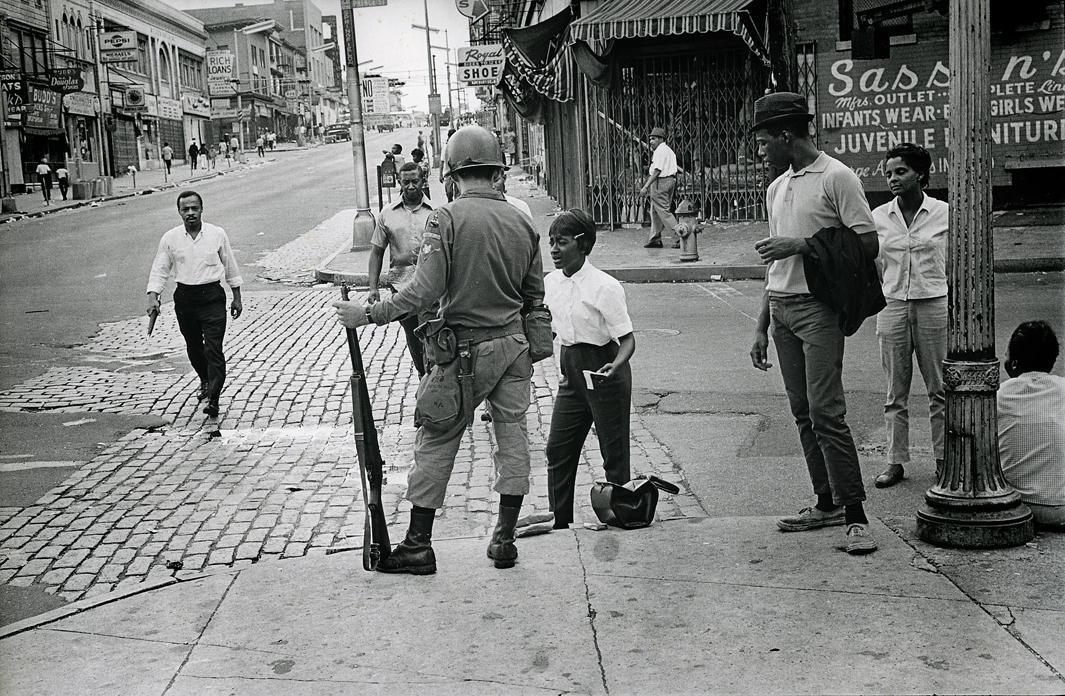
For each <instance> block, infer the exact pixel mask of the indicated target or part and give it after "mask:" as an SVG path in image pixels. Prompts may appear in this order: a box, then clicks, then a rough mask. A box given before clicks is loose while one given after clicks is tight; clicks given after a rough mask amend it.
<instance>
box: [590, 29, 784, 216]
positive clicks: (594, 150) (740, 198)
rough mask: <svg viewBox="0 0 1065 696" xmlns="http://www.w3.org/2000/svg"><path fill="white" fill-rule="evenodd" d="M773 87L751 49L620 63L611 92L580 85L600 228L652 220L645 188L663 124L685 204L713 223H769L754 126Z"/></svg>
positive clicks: (638, 58)
mask: <svg viewBox="0 0 1065 696" xmlns="http://www.w3.org/2000/svg"><path fill="white" fill-rule="evenodd" d="M766 80H767V73H766V71H765V69H764V68H763V67H762V65H761V64H760V63H759V62H758V61H757V60H756V59H754V57H753V55H752V54H751V53H750V52H749V51H748V50H746V48H745V47H743V48H739V47H738V48H735V49H732V48H715V49H713V50H706V51H702V52H695V53H685V54H682V55H670V56H634V57H625V58H619V59H618V66H617V75H616V79H615V81H614V83H613V84H612V85H611V87H610V88H609V89H598V88H596V87H595V86H593V85H592V84H591V83H589V82H588V81H587V80H581V82H582V83H583V88H582V92H581V95H580V96H581V99H582V101H583V106H584V109H583V110H582V111H583V116H584V123H583V124H582V126H583V128H582V130H584V133H585V144H586V147H587V152H586V162H587V171H586V178H585V182H586V186H587V192H586V195H587V202H588V204H589V207H590V209H591V211H592V215H593V217H594V218H595V220H596V222H598V223H602V224H608V225H610V226H611V227H615V226H618V225H621V224H625V223H637V224H645V223H646V222H647V220H649V214H650V211H649V209H648V206H647V205H646V202H645V201H646V199H642V198H641V197H640V196H639V191H640V187H641V186H642V185H643V182H644V181H645V180H646V177H647V168H648V166H649V165H650V161H651V150H650V147H649V145H648V144H647V134H648V133H649V132H650V130H651V128H653V127H655V126H664V127H665V128H666V129H667V130H668V132H669V144H670V146H671V147H672V148H673V150H674V152H676V154H677V162H678V164H679V166H680V168H681V170H682V172H681V173H680V174H679V175H678V178H677V194H676V197H675V200H676V202H677V203H679V202H680V201H681V200H684V199H687V200H689V201H690V202H691V203H692V205H693V206H694V207H695V208H696V209H697V210H699V211H700V212H701V214H702V215H703V216H704V217H707V218H716V219H723V220H764V219H765V217H766V214H765V187H766V185H767V183H768V182H767V181H766V178H765V177H766V171H765V169H764V168H763V166H762V164H761V163H760V162H759V161H758V157H757V150H756V147H755V144H754V139H753V138H752V137H751V136H750V134H749V133H748V130H747V129H748V128H749V127H750V117H751V116H752V114H753V110H754V100H755V99H756V98H757V97H758V96H760V95H761V94H762V91H763V85H765V84H766Z"/></svg>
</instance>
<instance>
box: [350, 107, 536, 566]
mask: <svg viewBox="0 0 1065 696" xmlns="http://www.w3.org/2000/svg"><path fill="white" fill-rule="evenodd" d="M447 168H448V171H447V174H449V175H450V176H451V177H452V178H453V179H454V181H455V183H456V185H457V186H458V188H459V191H460V193H461V197H460V198H459V199H457V200H456V201H455V202H454V203H453V204H451V205H448V206H446V207H443V208H440V209H438V210H436V211H434V212H433V213H432V214H431V215H430V217H429V220H428V222H427V224H426V228H425V233H424V235H423V237H422V246H421V253H420V256H419V258H418V265H417V270H416V271H415V274H414V278H413V279H412V280H411V282H410V283H409V284H408V285H406V286H404V287H403V288H402V289H400V290H399V292H397V293H396V294H394V295H392V296H391V297H387V298H385V299H383V300H381V301H380V302H378V303H376V304H373V305H370V306H364V305H363V304H362V303H360V302H357V301H351V302H335V303H334V304H333V306H334V307H336V310H337V316H338V320H339V321H340V323H342V324H343V325H344V326H345V327H347V328H355V327H359V326H362V325H364V324H367V323H369V322H374V323H376V324H385V323H387V322H389V321H394V320H396V319H398V318H399V317H403V316H409V315H410V314H413V313H417V312H420V311H424V310H426V309H428V308H429V307H430V306H432V305H433V303H435V302H439V303H440V309H439V312H438V315H437V316H438V317H439V318H440V319H441V320H442V322H441V323H442V324H444V325H446V328H444V329H442V330H440V331H439V332H437V331H436V327H434V328H433V329H429V330H427V334H429V333H431V334H432V335H430V336H429V337H428V338H427V344H428V347H431V348H433V350H431V351H430V350H427V353H428V355H427V357H428V358H429V359H430V360H431V361H433V363H434V365H433V368H432V371H431V372H430V373H429V374H428V375H426V377H425V378H424V379H423V380H422V384H421V386H420V387H419V389H418V400H417V406H416V408H415V414H414V416H415V422H416V423H417V424H418V425H419V428H418V433H417V435H416V436H415V441H414V468H413V469H412V470H411V473H410V476H409V477H408V487H407V496H406V497H407V499H408V500H410V501H411V503H412V504H413V508H412V509H411V519H410V527H409V528H408V530H407V535H406V538H405V539H404V540H403V541H402V542H401V543H400V544H399V545H398V546H396V548H395V549H394V550H393V551H392V554H391V555H390V556H389V557H388V558H387V559H385V560H383V561H382V562H381V564H380V565H379V566H378V570H380V571H382V572H385V573H412V574H415V575H426V574H430V573H435V572H436V556H435V554H434V552H433V549H432V546H431V545H430V539H431V536H432V527H433V519H434V516H435V512H436V510H437V509H439V508H440V507H442V506H443V504H444V495H445V492H446V489H447V483H448V479H449V478H450V476H451V471H452V469H453V467H454V465H455V455H456V453H457V452H458V448H459V443H460V441H461V439H462V432H463V430H465V428H466V427H467V426H468V425H469V419H470V416H471V414H472V413H473V410H474V408H476V406H477V405H478V404H480V403H481V402H482V401H484V400H485V398H488V399H489V400H490V401H491V403H492V415H493V416H494V421H493V423H492V425H493V428H494V430H495V439H496V449H495V452H494V453H493V459H494V462H495V469H496V480H495V485H494V489H495V491H496V492H497V493H499V517H498V520H497V523H496V528H495V531H494V532H493V534H492V540H491V542H490V543H489V545H488V557H489V558H491V559H492V560H493V561H494V562H495V565H496V567H497V568H509V567H511V566H513V565H514V563H515V561H516V559H517V556H518V552H517V549H516V548H515V546H514V526H515V524H516V523H517V520H518V514H519V512H520V510H521V504H522V500H523V497H524V495H525V494H526V493H528V492H529V435H528V432H527V430H526V425H525V412H526V411H527V410H528V407H529V382H530V378H531V377H532V361H531V358H530V355H529V344H528V340H527V339H526V337H525V334H524V329H523V326H522V314H523V312H525V311H527V310H528V309H530V308H532V307H534V306H536V305H539V304H542V303H543V297H544V278H543V263H542V262H541V260H540V245H539V239H538V235H537V234H536V231H535V230H534V229H533V226H532V223H531V221H530V220H529V219H528V218H527V217H525V215H523V214H522V213H520V212H518V210H517V209H516V208H514V207H513V206H511V205H510V204H509V203H507V201H506V198H504V197H503V195H502V194H501V193H499V192H498V191H496V190H495V189H494V188H493V186H492V182H493V177H494V176H495V175H496V174H497V173H498V171H499V170H500V169H502V168H503V158H502V153H501V152H500V150H499V144H498V143H497V142H496V139H495V137H494V136H493V135H492V134H491V133H490V132H488V131H486V130H485V129H484V128H481V127H480V126H467V127H465V128H462V129H461V130H459V131H457V132H456V133H455V135H454V137H453V138H452V140H451V142H450V143H449V144H448V149H447ZM449 332H450V333H449ZM451 334H453V336H452V335H451ZM456 345H457V350H447V349H445V346H451V347H452V348H453V347H454V346H456ZM471 365H472V366H475V369H473V370H471V369H470V366H471ZM471 371H472V374H469V373H470V372H471Z"/></svg>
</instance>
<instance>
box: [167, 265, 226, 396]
mask: <svg viewBox="0 0 1065 696" xmlns="http://www.w3.org/2000/svg"><path fill="white" fill-rule="evenodd" d="M174 314H175V315H177V321H178V327H179V328H180V329H181V335H182V336H184V337H185V348H186V350H187V351H188V354H189V362H191V363H192V369H194V370H196V374H197V375H199V376H200V382H202V383H204V384H206V385H207V398H208V399H209V400H210V402H211V403H218V397H219V395H220V394H221V393H222V387H223V385H225V382H226V358H225V355H223V354H222V338H223V337H224V336H225V333H226V291H225V290H223V289H222V284H221V283H207V284H206V285H182V284H181V283H178V285H177V289H176V290H174Z"/></svg>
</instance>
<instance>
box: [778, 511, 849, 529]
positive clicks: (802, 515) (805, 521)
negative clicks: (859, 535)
mask: <svg viewBox="0 0 1065 696" xmlns="http://www.w3.org/2000/svg"><path fill="white" fill-rule="evenodd" d="M844 522H845V519H844V517H843V507H842V506H841V507H838V508H836V509H834V510H832V511H831V512H825V511H824V510H818V509H817V508H815V507H808V508H803V509H802V510H799V514H798V515H795V516H793V517H781V518H780V519H779V520H777V526H778V527H780V530H781V531H782V532H805V531H808V530H810V529H820V528H821V527H838V526H839V525H842V524H843V523H844Z"/></svg>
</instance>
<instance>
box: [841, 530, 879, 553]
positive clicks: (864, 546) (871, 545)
mask: <svg viewBox="0 0 1065 696" xmlns="http://www.w3.org/2000/svg"><path fill="white" fill-rule="evenodd" d="M844 539H845V541H844V543H843V545H842V546H840V548H841V549H843V550H844V551H846V552H847V553H849V554H851V555H852V556H858V555H860V554H863V553H872V552H873V551H876V542H875V541H874V540H873V537H872V535H871V534H869V525H867V524H860V523H857V522H856V523H854V524H850V525H847V533H846V536H845V537H844Z"/></svg>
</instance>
